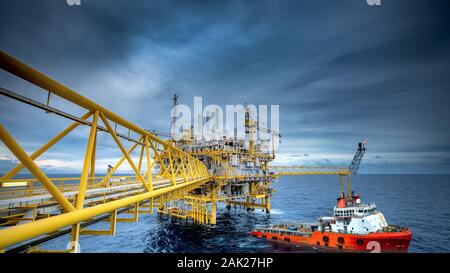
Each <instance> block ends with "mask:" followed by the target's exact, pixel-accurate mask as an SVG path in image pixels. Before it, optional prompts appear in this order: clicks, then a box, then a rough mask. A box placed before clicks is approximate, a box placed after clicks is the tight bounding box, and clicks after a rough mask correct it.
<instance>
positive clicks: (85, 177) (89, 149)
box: [75, 111, 99, 209]
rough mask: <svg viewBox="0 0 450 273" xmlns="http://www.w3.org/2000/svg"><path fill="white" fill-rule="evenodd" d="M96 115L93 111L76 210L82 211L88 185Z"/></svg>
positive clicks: (96, 123)
mask: <svg viewBox="0 0 450 273" xmlns="http://www.w3.org/2000/svg"><path fill="white" fill-rule="evenodd" d="M98 115H99V112H98V111H95V113H94V117H93V119H92V126H91V131H90V132H89V140H88V145H87V148H86V155H85V157H84V163H83V170H82V172H81V178H80V187H79V189H78V195H77V201H76V203H75V208H76V209H82V208H83V205H84V197H85V194H86V188H87V184H88V183H87V182H88V175H89V167H90V165H91V164H92V154H93V150H94V144H95V136H96V133H97V125H98Z"/></svg>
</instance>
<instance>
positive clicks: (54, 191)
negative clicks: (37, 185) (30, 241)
mask: <svg viewBox="0 0 450 273" xmlns="http://www.w3.org/2000/svg"><path fill="white" fill-rule="evenodd" d="M0 139H1V140H2V142H3V143H4V144H5V145H6V147H8V149H9V150H10V151H11V152H12V153H13V154H14V155H15V156H16V157H17V159H18V160H19V161H20V162H21V163H22V164H23V165H24V166H25V167H26V168H27V169H28V170H29V171H30V173H31V174H32V175H33V176H34V177H36V179H38V180H39V182H41V183H42V185H43V186H44V187H45V188H46V189H47V190H48V192H49V193H50V194H51V195H52V196H53V198H55V200H56V201H57V202H58V203H59V204H60V205H61V206H62V207H63V208H64V210H66V211H74V210H75V208H74V207H73V206H72V204H71V203H70V202H69V201H68V200H67V199H66V198H65V197H64V195H63V194H62V193H61V192H60V191H59V190H58V188H57V187H56V186H55V185H54V184H53V183H52V181H50V179H49V178H48V177H47V176H46V175H45V174H44V172H42V170H41V169H40V168H39V167H38V165H37V164H36V163H35V162H34V161H33V159H31V158H30V157H29V156H28V155H27V153H26V152H25V151H24V150H23V149H22V147H20V145H19V144H18V143H17V142H16V141H15V140H14V138H13V137H12V136H11V135H10V134H9V133H8V132H7V131H6V130H5V129H4V128H3V126H2V125H0ZM0 249H1V247H0Z"/></svg>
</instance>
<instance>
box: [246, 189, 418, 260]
mask: <svg viewBox="0 0 450 273" xmlns="http://www.w3.org/2000/svg"><path fill="white" fill-rule="evenodd" d="M250 235H252V236H254V237H257V238H263V239H266V240H271V241H282V242H286V243H289V244H298V245H302V246H311V247H313V248H315V249H317V250H319V251H339V252H340V251H344V252H345V251H348V252H407V250H408V247H409V243H410V241H411V237H412V233H411V230H410V229H409V228H406V227H401V226H395V225H389V224H388V223H387V222H386V219H385V218H384V215H383V214H382V213H381V212H380V211H378V210H377V207H376V205H375V204H364V203H361V198H360V196H359V195H357V194H355V193H354V192H352V193H351V194H348V195H347V196H345V194H344V193H341V194H340V197H339V198H338V199H337V205H336V206H335V207H334V210H333V216H324V217H320V218H319V219H318V222H317V223H315V224H292V223H284V224H278V225H274V226H271V227H267V228H256V229H255V230H253V231H251V232H250Z"/></svg>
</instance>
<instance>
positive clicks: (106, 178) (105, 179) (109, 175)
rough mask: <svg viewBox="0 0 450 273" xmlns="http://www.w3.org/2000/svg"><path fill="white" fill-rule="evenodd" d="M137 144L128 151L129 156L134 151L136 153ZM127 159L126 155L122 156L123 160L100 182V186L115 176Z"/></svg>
mask: <svg viewBox="0 0 450 273" xmlns="http://www.w3.org/2000/svg"><path fill="white" fill-rule="evenodd" d="M141 139H142V138H140V139H139V140H141ZM137 145H138V144H137V143H134V144H133V145H132V146H131V147H130V149H128V151H127V154H131V153H132V152H133V151H134V149H135V148H136V147H137ZM125 159H126V157H125V155H124V156H122V158H121V159H120V160H119V161H118V162H117V163H116V165H114V167H113V168H112V170H111V172H110V173H108V174H107V175H106V176H105V177H104V178H103V179H102V181H100V184H103V183H105V182H106V181H107V180H108V179H109V178H110V177H111V176H112V175H113V174H114V172H115V171H116V170H117V169H118V168H119V167H120V165H122V163H123V162H124V161H125Z"/></svg>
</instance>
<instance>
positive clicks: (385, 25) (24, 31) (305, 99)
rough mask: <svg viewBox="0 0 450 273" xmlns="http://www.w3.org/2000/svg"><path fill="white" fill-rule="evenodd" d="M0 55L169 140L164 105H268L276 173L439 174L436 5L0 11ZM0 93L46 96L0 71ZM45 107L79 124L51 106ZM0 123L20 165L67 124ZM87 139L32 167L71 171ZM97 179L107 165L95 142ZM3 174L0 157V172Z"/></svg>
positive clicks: (98, 3)
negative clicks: (293, 167)
mask: <svg viewBox="0 0 450 273" xmlns="http://www.w3.org/2000/svg"><path fill="white" fill-rule="evenodd" d="M0 3H1V8H0V48H1V49H2V50H3V51H6V52H8V53H9V54H12V55H14V56H16V57H17V58H19V59H21V60H23V61H24V62H26V63H28V64H30V65H31V66H33V67H35V68H37V69H39V70H40V71H42V72H44V73H46V74H48V75H50V76H51V77H53V78H55V79H57V80H58V81H60V82H62V83H63V84H65V85H67V86H69V87H71V88H73V89H74V90H76V91H77V92H79V93H81V94H82V95H84V96H86V97H88V98H90V99H93V100H95V101H97V102H98V103H100V104H102V105H104V106H105V107H107V108H109V109H111V110H113V111H115V112H117V113H118V114H121V115H123V116H124V117H126V118H127V119H129V120H131V121H133V122H135V123H136V124H139V125H140V126H142V127H143V128H148V129H156V130H160V131H168V130H169V128H168V127H169V121H170V118H169V114H170V104H171V101H170V98H171V96H172V94H173V93H174V92H176V93H178V94H179V95H180V98H181V103H185V104H188V105H190V104H192V102H193V97H194V96H202V97H203V102H204V104H219V105H222V106H224V105H225V104H242V103H244V102H247V103H253V104H268V105H271V104H279V105H280V131H281V133H282V134H283V138H282V143H281V145H280V147H279V150H278V152H279V157H278V160H277V161H278V162H277V163H279V164H304V165H347V164H348V163H349V162H350V161H351V158H352V157H353V153H354V150H355V145H356V143H357V142H358V141H359V140H361V139H362V138H363V137H367V138H369V146H368V153H367V156H366V158H365V160H364V162H363V166H362V168H361V172H365V173H449V172H450V130H449V129H450V128H449V127H450V125H449V124H450V123H449V114H450V110H449V102H450V78H449V75H450V74H449V68H450V52H449V49H450V34H449V26H450V24H449V23H450V21H449V16H448V12H449V11H450V4H449V3H450V2H449V1H447V0H432V1H431V0H423V1H414V0H382V5H381V6H377V7H374V6H369V5H367V4H366V1H365V0H339V1H336V0H329V1H325V0H293V1H273V0H272V1H259V0H253V1H212V0H211V1H187V0H180V1H169V0H164V1H162V0H160V1H149V0H145V1H129V0H126V1H125V0H121V1H113V0H81V3H82V5H81V6H79V7H71V6H68V5H67V4H66V1H65V0H39V1H36V0H1V1H0ZM0 86H2V87H4V88H8V89H11V90H13V91H15V92H18V93H20V94H24V95H27V96H30V97H32V98H34V99H37V100H39V101H42V102H44V101H45V99H46V92H43V91H42V90H40V89H39V88H36V87H33V86H31V85H30V84H28V83H25V82H24V81H22V80H19V79H17V78H15V77H13V76H11V75H9V74H8V73H6V72H4V71H0ZM52 105H53V106H56V107H60V108H62V109H64V110H65V111H68V112H71V113H74V114H82V113H83V110H82V109H78V108H76V107H73V106H71V105H70V104H69V103H67V102H64V101H62V100H61V99H57V98H54V100H53V101H52ZM0 122H1V124H2V125H3V126H4V127H5V128H7V130H8V131H10V133H11V134H12V135H14V136H15V137H16V138H17V139H18V141H19V142H20V144H21V145H23V146H24V147H25V148H26V150H27V151H29V152H31V151H33V150H35V149H37V148H38V147H39V146H40V145H41V144H43V143H45V142H46V141H47V140H48V139H49V138H50V137H51V136H52V135H55V134H56V133H57V132H58V131H59V130H61V129H63V128H64V127H65V126H67V124H68V123H69V121H68V120H65V119H62V118H59V117H55V116H53V115H49V114H45V113H44V112H43V111H39V110H36V109H32V108H31V107H29V106H25V105H22V104H20V103H18V102H14V101H11V100H10V99H7V98H5V97H1V98H0ZM87 134H88V131H87V128H80V129H78V130H77V131H75V132H74V133H73V134H71V137H70V138H67V139H66V140H65V141H64V142H62V143H60V144H58V145H57V146H55V148H54V149H52V150H50V151H49V153H47V154H46V155H45V156H43V157H42V158H40V160H39V164H40V165H41V166H42V167H43V168H45V169H46V170H48V171H49V172H63V171H69V172H78V171H79V170H80V166H81V163H82V160H83V155H84V147H85V143H86V136H87ZM99 156H101V157H102V160H100V162H99V164H98V168H99V170H100V171H104V168H106V164H108V163H109V164H111V163H112V162H113V161H114V160H115V159H116V158H118V157H119V156H120V152H119V151H118V150H117V149H116V148H115V147H114V144H113V142H112V141H111V139H110V137H109V136H107V135H106V134H101V135H100V136H99ZM13 163H14V157H13V155H11V153H10V152H8V151H7V149H6V148H5V146H3V145H2V146H0V172H3V171H5V170H6V169H8V168H9V167H10V166H11V165H12V164H13Z"/></svg>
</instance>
